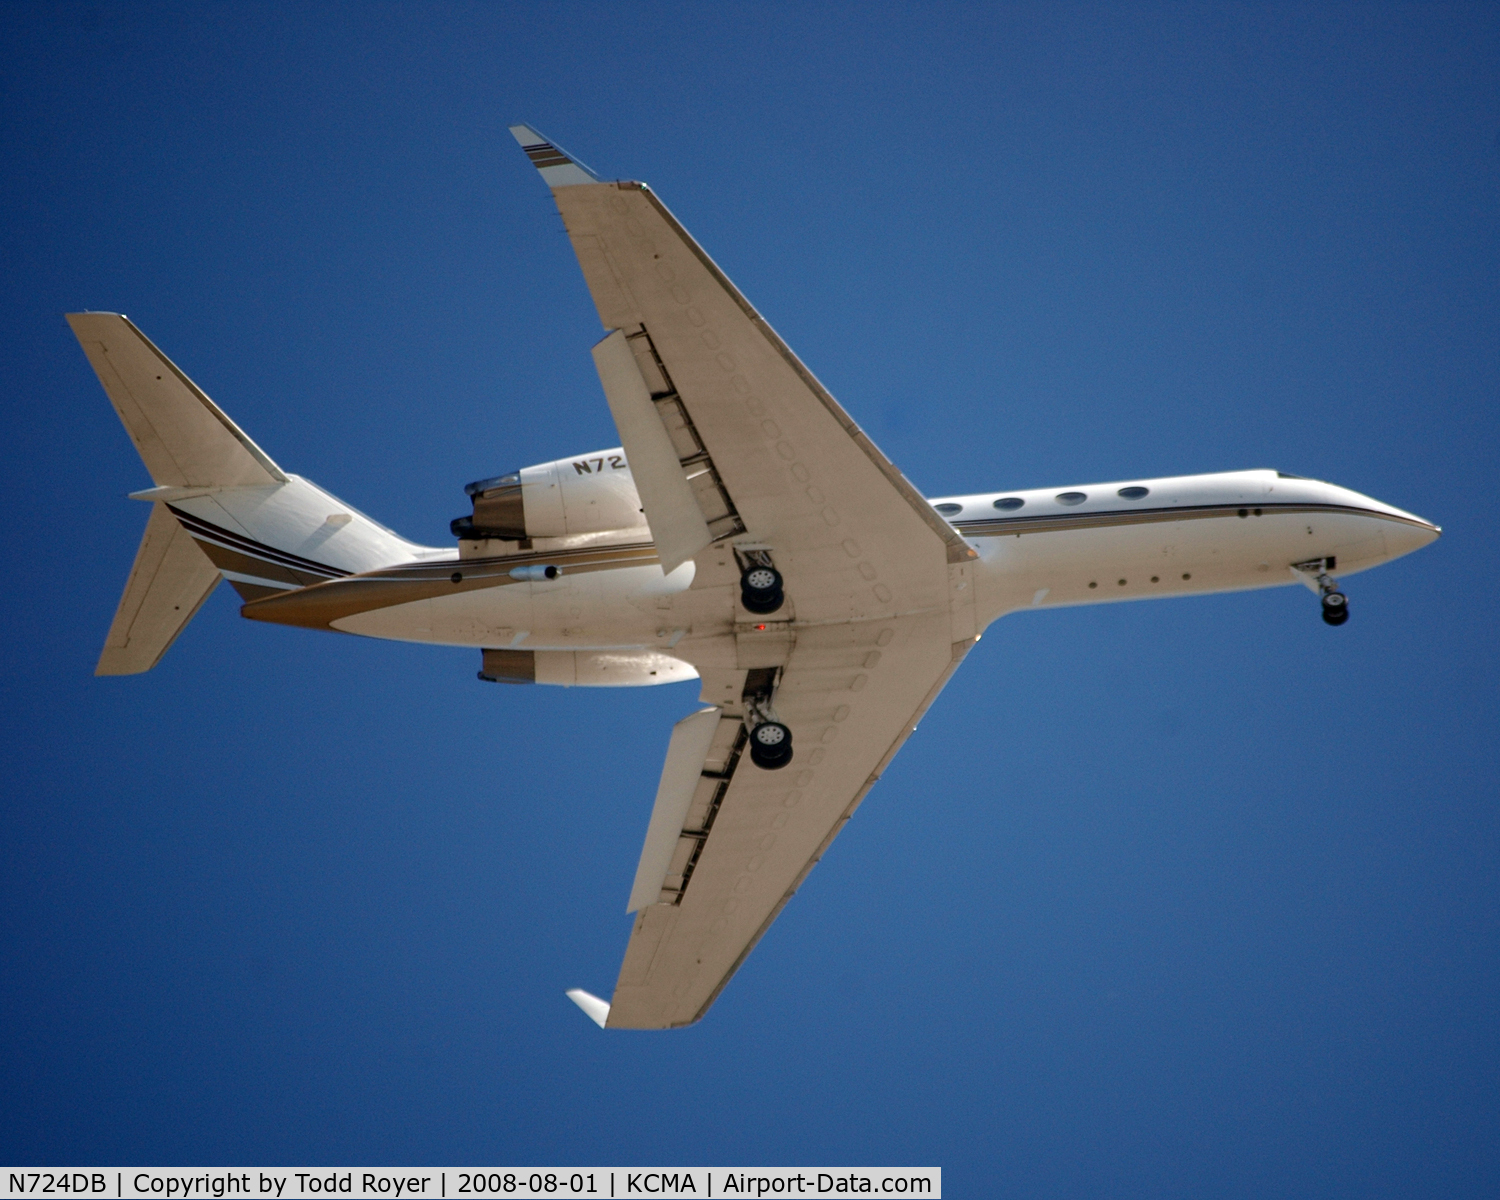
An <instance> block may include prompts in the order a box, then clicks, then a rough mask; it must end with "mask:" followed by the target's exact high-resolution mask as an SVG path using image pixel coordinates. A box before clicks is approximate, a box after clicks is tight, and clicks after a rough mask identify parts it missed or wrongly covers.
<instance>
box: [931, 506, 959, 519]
mask: <svg viewBox="0 0 1500 1200" xmlns="http://www.w3.org/2000/svg"><path fill="white" fill-rule="evenodd" d="M934 507H935V508H936V509H937V510H938V512H940V513H942V514H943V516H945V517H951V516H952V515H953V514H954V513H961V512H963V510H964V506H963V505H962V504H938V505H935V506H934Z"/></svg>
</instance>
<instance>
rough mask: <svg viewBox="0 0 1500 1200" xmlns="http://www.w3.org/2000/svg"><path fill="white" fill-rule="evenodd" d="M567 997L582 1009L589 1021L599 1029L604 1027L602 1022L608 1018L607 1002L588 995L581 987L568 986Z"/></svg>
mask: <svg viewBox="0 0 1500 1200" xmlns="http://www.w3.org/2000/svg"><path fill="white" fill-rule="evenodd" d="M568 999H569V1000H571V1001H572V1002H573V1003H574V1004H576V1005H578V1007H579V1008H581V1009H583V1011H584V1012H585V1013H587V1014H588V1018H589V1020H590V1021H592V1022H593V1023H594V1024H595V1025H597V1026H599V1028H600V1029H603V1028H604V1022H606V1021H607V1020H609V1004H608V1003H607V1002H606V1001H604V1000H601V999H599V997H598V996H593V995H590V994H589V993H588V992H586V991H584V990H583V989H582V988H569V989H568Z"/></svg>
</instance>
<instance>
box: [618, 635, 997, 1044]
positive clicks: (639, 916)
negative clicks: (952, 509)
mask: <svg viewBox="0 0 1500 1200" xmlns="http://www.w3.org/2000/svg"><path fill="white" fill-rule="evenodd" d="M970 645H972V639H970V640H967V641H961V642H958V643H956V644H955V643H954V642H953V641H952V633H951V626H950V618H949V614H948V613H946V612H943V613H933V614H929V615H927V616H923V617H906V618H901V619H896V620H890V621H876V622H871V623H863V622H862V623H857V624H850V625H825V626H819V627H816V628H813V629H807V630H802V631H800V632H799V633H798V635H797V644H796V647H795V649H793V651H792V652H791V655H790V658H789V661H788V662H787V664H786V667H785V668H784V670H783V673H782V677H781V686H780V688H779V690H778V691H777V694H776V709H777V716H778V717H779V718H780V719H781V720H782V721H783V722H784V723H785V724H787V725H788V726H789V727H790V728H791V729H792V730H793V733H794V740H795V755H794V758H793V761H792V762H791V764H790V765H789V766H787V767H786V768H785V769H783V770H779V771H766V770H762V769H760V768H759V767H756V766H755V765H753V764H752V763H751V761H750V755H749V752H748V749H747V747H746V744H745V743H746V730H745V722H744V719H743V717H742V716H740V715H736V714H734V713H731V712H728V711H725V710H724V709H721V708H711V709H707V710H705V711H704V712H703V713H700V714H695V716H694V717H691V718H688V720H689V721H697V722H699V725H700V730H701V734H702V735H704V736H703V740H704V741H706V742H707V743H708V744H707V749H706V751H704V752H703V754H702V758H701V759H700V760H699V762H698V763H697V764H694V765H693V767H692V769H691V770H690V771H689V772H687V773H686V775H687V777H686V778H681V777H680V775H679V778H678V779H677V780H670V779H669V778H667V776H668V774H669V773H670V771H671V768H672V767H673V766H674V764H673V762H672V752H671V751H669V755H668V771H667V772H664V778H663V790H662V791H661V792H659V793H658V801H657V806H656V811H655V812H654V813H653V820H652V826H653V828H652V829H651V831H650V832H649V833H648V837H647V844H646V850H645V852H644V853H643V854H642V871H643V872H644V871H645V870H646V869H647V866H648V862H647V860H648V859H654V860H655V862H656V863H657V864H658V865H657V866H656V871H657V872H662V871H663V866H662V865H661V864H662V862H663V860H665V862H664V867H665V869H664V872H663V873H662V874H661V876H660V883H659V886H654V885H656V883H657V881H656V879H655V878H654V877H648V878H646V879H642V874H641V873H638V874H637V877H636V888H635V889H634V892H633V895H632V903H633V904H641V907H640V908H639V910H638V911H637V913H636V919H635V925H634V928H633V929H632V931H631V935H630V942H629V945H628V946H627V947H626V951H625V961H624V963H623V965H622V966H621V968H620V976H619V979H618V981H617V982H616V984H615V992H614V997H613V1000H612V1002H611V1005H610V1008H609V1015H608V1019H607V1022H606V1023H607V1025H608V1027H609V1028H612V1029H617V1028H624V1029H669V1028H672V1027H674V1026H679V1025H689V1024H692V1023H693V1022H694V1021H696V1020H698V1019H699V1018H700V1017H702V1016H703V1014H704V1013H705V1012H707V1011H708V1008H709V1006H710V1005H711V1004H712V1003H713V1002H714V1000H715V999H717V997H718V995H719V993H720V992H721V991H722V990H723V988H724V985H725V984H727V983H728V982H729V979H730V977H731V976H732V975H733V974H734V972H735V971H736V970H737V969H738V968H739V965H740V964H741V963H742V962H743V961H744V960H745V958H746V956H747V955H749V953H750V951H751V950H752V949H754V947H755V944H756V942H758V941H759V940H760V937H761V935H762V934H764V933H765V931H766V930H767V929H768V928H769V927H770V925H771V922H772V921H774V920H775V919H776V917H777V915H778V914H779V913H780V912H781V910H782V908H783V907H785V905H786V903H787V901H788V900H790V899H791V898H792V895H793V894H794V893H795V892H796V890H797V889H798V888H799V887H800V886H801V884H802V881H803V879H805V878H806V877H807V874H808V872H809V871H811V870H812V869H813V867H814V866H815V865H816V864H817V862H818V860H819V859H820V858H821V857H822V856H823V852H824V851H825V850H826V849H827V848H828V845H829V843H831V842H832V841H833V839H834V837H835V836H836V835H837V834H838V832H839V830H841V829H842V828H843V827H844V824H845V822H847V821H848V820H849V818H850V817H851V816H852V815H853V814H854V810H855V809H856V808H857V807H858V806H859V803H860V801H861V800H863V799H864V797H865V793H866V792H868V791H869V790H870V788H871V787H873V786H874V785H875V781H876V780H877V779H878V778H879V777H880V774H881V772H882V771H883V770H884V769H885V767H886V764H887V763H889V762H890V761H891V759H892V758H894V757H895V754H896V751H897V750H898V749H900V747H901V744H902V742H904V741H905V740H906V738H907V737H908V736H909V735H910V734H911V732H912V730H913V729H914V728H915V727H916V724H917V721H918V720H919V719H920V718H921V716H922V714H923V712H925V711H926V709H927V706H928V705H929V704H931V703H932V701H933V699H934V698H935V697H936V696H937V693H938V692H939V691H940V690H941V688H942V686H943V684H944V683H946V682H947V679H948V676H949V675H950V674H951V673H952V672H953V670H954V669H955V668H956V667H957V666H958V663H959V661H960V659H961V658H962V657H963V655H964V653H965V652H966V651H967V650H968V648H969V646H970ZM705 725H706V726H707V728H701V727H702V726H705ZM679 728H681V726H679ZM700 730H695V731H694V732H700ZM673 741H674V746H673V748H672V749H673V750H675V749H677V746H676V744H675V743H676V742H677V739H676V738H675V737H674V739H673ZM674 783H675V784H676V786H677V788H679V789H680V790H678V791H676V792H675V794H674V793H673V792H672V791H669V790H668V787H669V785H670V784H674ZM674 801H675V803H674ZM664 812H666V813H669V814H670V818H671V819H670V820H669V821H667V822H663V821H661V820H659V816H660V815H661V814H663V813H664ZM664 825H665V826H666V829H665V830H663V828H662V826H664ZM663 832H665V834H666V837H665V839H663V837H662V836H661V835H662V833H663ZM652 835H656V836H655V837H653V836H652ZM667 847H670V849H669V850H668V851H667V853H657V854H654V855H653V853H652V852H653V850H654V849H656V850H664V849H666V848H667ZM643 893H649V895H645V894H643ZM643 901H646V902H645V903H642V902H643Z"/></svg>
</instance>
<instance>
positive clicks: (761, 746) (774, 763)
mask: <svg viewBox="0 0 1500 1200" xmlns="http://www.w3.org/2000/svg"><path fill="white" fill-rule="evenodd" d="M750 761H751V762H753V763H754V764H755V765H756V766H757V767H760V768H761V769H762V770H764V771H779V770H781V768H782V767H784V766H786V765H787V763H789V762H791V761H792V731H791V730H790V729H788V728H787V727H786V726H785V725H783V724H782V723H781V722H780V721H763V722H761V723H760V724H759V725H757V726H756V727H755V728H754V729H752V730H751V731H750Z"/></svg>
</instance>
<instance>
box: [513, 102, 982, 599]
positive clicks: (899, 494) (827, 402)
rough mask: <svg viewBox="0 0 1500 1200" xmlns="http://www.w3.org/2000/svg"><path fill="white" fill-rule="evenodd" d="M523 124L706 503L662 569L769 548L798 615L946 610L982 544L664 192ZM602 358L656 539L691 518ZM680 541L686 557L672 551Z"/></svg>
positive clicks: (589, 272)
mask: <svg viewBox="0 0 1500 1200" xmlns="http://www.w3.org/2000/svg"><path fill="white" fill-rule="evenodd" d="M512 133H514V134H515V136H516V139H517V140H518V141H519V142H520V143H521V144H522V146H523V147H524V148H525V149H526V152H527V154H528V155H529V156H530V157H531V159H532V161H533V162H534V163H535V164H536V165H537V166H538V168H539V169H540V170H541V173H542V176H543V178H544V179H545V180H546V181H547V182H548V183H549V184H550V185H551V186H552V196H553V199H554V200H555V201H556V203H557V207H558V210H559V212H561V214H562V218H563V223H564V224H565V225H566V226H567V230H568V236H569V237H570V238H571V239H572V242H573V248H574V250H575V252H576V253H577V255H578V262H579V265H580V266H581V267H582V268H583V274H584V278H585V280H586V281H587V283H588V286H589V291H590V293H591V294H592V295H593V298H594V304H595V306H596V307H597V308H598V310H599V319H600V320H601V321H602V322H603V324H604V327H605V328H606V329H608V330H619V331H620V332H621V334H622V339H620V340H623V341H625V342H627V343H628V345H629V348H630V350H631V352H632V354H633V357H634V359H635V363H636V366H637V367H638V369H639V373H640V381H639V382H637V381H635V380H632V381H631V383H632V384H633V386H634V388H635V389H636V390H637V391H638V392H641V393H643V394H649V397H650V400H651V403H652V405H653V406H654V408H655V410H656V415H657V417H658V418H659V420H660V423H661V425H662V426H663V427H665V429H666V432H667V434H668V437H669V439H670V441H671V443H672V446H673V449H674V450H675V452H676V457H677V460H678V463H679V465H680V470H681V472H682V474H683V475H684V476H685V477H686V478H687V480H688V483H689V486H690V488H691V491H692V493H693V496H694V497H695V499H696V500H697V505H698V508H699V511H700V513H701V523H700V525H701V527H706V533H699V534H698V537H697V538H696V539H693V538H692V537H691V536H690V535H689V534H687V533H686V532H684V533H682V534H681V535H680V536H679V537H677V538H665V537H662V536H658V537H657V543H658V547H659V548H661V549H663V551H664V553H663V567H664V568H665V569H668V570H670V569H671V568H672V567H673V566H675V565H676V562H678V561H683V560H684V559H685V558H688V557H694V556H695V555H697V554H698V553H699V552H700V551H701V550H702V549H703V547H704V545H707V544H708V543H709V542H723V541H725V540H733V541H734V542H736V543H737V544H744V543H747V542H748V543H755V544H765V545H770V546H773V547H774V553H775V556H776V566H777V568H778V569H779V570H780V571H781V572H782V574H783V576H784V577H785V578H786V580H787V583H788V588H787V594H788V596H790V597H791V598H792V601H793V603H794V605H795V609H796V617H797V619H798V620H799V621H802V620H819V619H845V620H847V619H850V618H851V617H859V616H862V615H866V614H870V615H874V614H876V613H889V612H892V611H906V610H912V609H926V608H930V607H932V606H934V605H939V606H942V605H945V604H946V599H945V594H946V575H945V572H944V570H943V568H944V566H945V565H946V564H948V563H962V562H968V561H970V560H971V559H973V558H974V552H973V551H972V550H970V549H969V547H968V546H967V545H966V544H965V543H964V541H963V539H962V537H961V536H960V535H959V534H958V532H957V531H956V530H955V529H953V527H952V526H950V525H949V524H948V523H947V522H946V521H944V520H943V519H942V518H941V517H940V516H938V514H937V513H936V512H934V511H933V509H932V506H931V505H930V504H928V503H927V501H926V500H925V499H924V498H923V497H922V495H921V493H919V492H918V491H917V489H916V488H915V487H913V486H912V485H911V483H909V482H908V481H907V480H906V478H905V477H904V476H903V475H902V474H901V472H900V471H898V470H897V469H896V467H895V466H894V465H893V464H892V463H891V462H890V460H889V459H887V458H886V457H885V455H884V454H882V453H881V452H880V450H879V449H878V448H877V447H876V446H875V444H874V443H873V442H872V441H871V440H870V439H869V437H868V436H867V435H866V434H865V433H864V432H863V431H862V430H861V429H860V428H859V427H858V426H857V425H856V424H855V423H854V421H853V420H852V419H851V418H850V417H849V414H848V413H846V412H845V411H844V410H843V409H842V408H841V407H840V406H839V404H838V402H837V401H836V400H834V398H833V397H832V396H831V395H829V394H828V391H827V390H826V389H825V388H824V387H823V385H822V384H820V383H819V382H818V381H817V379H815V378H814V377H813V374H812V372H811V371H809V370H808V369H807V368H806V367H805V366H803V364H802V363H801V362H800V361H799V360H798V358H797V356H796V355H795V354H793V353H792V351H791V350H790V349H789V348H788V347H787V345H786V343H785V342H783V341H782V340H781V338H780V337H778V336H777V334H776V332H775V331H774V330H773V329H772V328H771V327H770V325H768V324H767V323H766V321H765V319H764V318H763V317H762V316H761V315H760V314H759V313H758V312H756V311H755V309H754V308H753V307H751V305H750V303H749V301H747V300H746V299H745V298H744V297H743V296H742V295H740V293H739V291H738V289H736V288H735V286H734V284H732V283H731V282H730V281H729V279H728V278H727V277H726V276H725V274H724V273H723V272H722V271H721V270H719V268H718V267H717V266H716V265H715V264H714V262H713V260H712V259H711V258H709V257H708V255H707V254H705V253H704V251H703V250H702V248H701V247H700V246H699V245H698V243H697V242H695V241H694V240H693V239H692V237H691V236H690V235H689V234H688V232H687V230H685V229H684V228H683V227H682V226H681V224H679V223H678V221H677V219H676V218H675V217H673V216H672V214H671V213H670V212H668V211H667V208H666V206H665V205H663V204H662V202H661V201H660V200H659V199H658V198H657V197H656V195H655V194H654V193H653V192H652V191H651V190H650V189H649V188H647V187H646V186H645V185H644V184H640V183H631V182H610V183H603V182H598V181H597V180H596V179H595V178H594V176H593V175H592V174H591V173H589V172H588V171H587V169H586V168H584V167H582V165H581V164H579V163H577V162H576V160H574V159H572V158H571V157H570V156H569V155H567V154H566V153H565V152H563V151H561V150H559V149H558V148H557V147H556V146H555V145H553V144H552V143H550V142H548V141H547V140H546V139H545V138H543V137H542V136H541V135H540V134H538V133H536V132H535V131H534V130H532V129H530V128H529V127H527V126H524V125H519V126H514V127H512ZM608 341H609V339H606V342H608ZM603 349H604V344H601V347H600V350H603ZM600 350H596V353H595V358H596V360H598V359H600ZM599 365H600V374H601V377H603V378H604V382H605V388H606V394H608V395H609V396H610V402H611V409H612V410H613V411H614V412H615V415H616V422H617V424H618V425H619V426H620V432H621V438H622V442H623V444H624V445H625V449H626V453H627V456H628V457H629V458H630V460H631V467H632V471H633V472H634V474H635V476H636V479H637V484H638V486H640V487H641V492H642V498H643V501H644V502H645V503H646V517H647V520H648V521H650V522H651V526H652V531H653V534H655V533H656V531H657V526H658V524H659V523H667V524H671V525H673V527H674V530H676V529H678V528H679V527H680V526H681V525H682V524H683V522H681V521H665V522H664V518H666V517H669V516H677V517H680V516H682V515H683V514H681V513H680V512H679V513H674V514H663V513H660V512H658V513H653V512H652V505H651V503H650V501H651V498H652V497H651V495H650V494H649V493H650V491H651V486H650V485H651V482H652V478H651V470H650V468H651V467H652V466H653V465H654V458H655V457H657V456H653V462H648V461H646V459H647V456H646V454H644V453H641V452H636V451H634V450H633V447H632V438H631V436H630V435H631V432H632V430H631V428H629V427H627V423H625V422H622V421H621V420H620V417H621V408H620V406H619V405H618V404H617V403H616V400H617V397H616V395H615V394H614V392H613V390H612V389H611V380H610V378H609V377H608V376H607V374H606V370H607V364H606V363H605V362H603V361H601V362H600V364H599ZM636 440H637V441H639V439H636ZM656 441H657V442H658V443H659V442H660V439H659V438H657V439H656ZM661 482H662V483H663V484H664V485H670V486H666V487H664V488H663V489H662V495H663V497H667V496H669V495H671V494H674V493H675V494H676V495H679V496H680V495H682V494H683V491H684V489H682V488H681V486H680V485H679V484H678V481H676V480H662V481H661ZM668 502H670V501H669V500H667V499H663V501H662V503H668ZM689 515H691V514H689ZM684 537H686V538H687V539H688V540H686V541H683V540H681V539H682V538H684ZM705 537H706V538H707V541H705V540H704V538H705ZM693 540H697V541H699V542H700V543H701V544H699V545H696V546H694V545H692V541H693ZM669 542H670V543H671V544H670V545H669V544H668V543H669ZM679 547H682V548H686V549H687V550H688V552H687V553H684V554H681V555H680V556H679V555H677V554H674V553H672V551H673V549H674V548H679ZM704 565H705V564H704V561H703V560H702V559H699V566H700V569H701V568H702V567H703V566H704ZM793 584H795V586H793Z"/></svg>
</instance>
